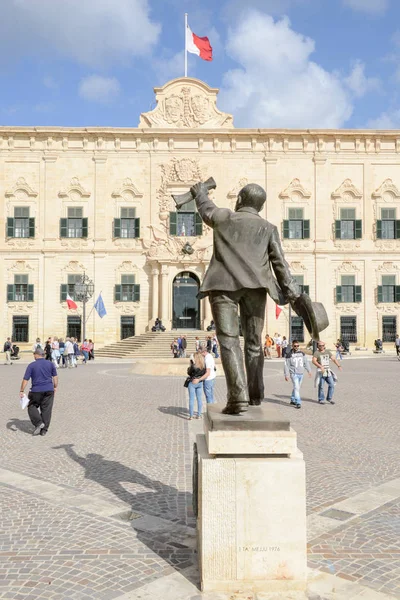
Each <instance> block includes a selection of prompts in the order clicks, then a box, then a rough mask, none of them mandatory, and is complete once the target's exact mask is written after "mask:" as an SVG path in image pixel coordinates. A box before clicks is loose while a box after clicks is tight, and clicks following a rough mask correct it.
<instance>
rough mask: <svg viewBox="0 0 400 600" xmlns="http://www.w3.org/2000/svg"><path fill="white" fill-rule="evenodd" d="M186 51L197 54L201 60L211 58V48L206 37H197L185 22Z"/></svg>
mask: <svg viewBox="0 0 400 600" xmlns="http://www.w3.org/2000/svg"><path fill="white" fill-rule="evenodd" d="M186 51H187V52H191V54H197V56H200V58H202V59H203V60H208V61H210V60H212V48H211V45H210V41H209V39H208V37H199V36H198V35H196V34H195V33H193V31H192V30H191V29H190V27H189V25H187V24H186Z"/></svg>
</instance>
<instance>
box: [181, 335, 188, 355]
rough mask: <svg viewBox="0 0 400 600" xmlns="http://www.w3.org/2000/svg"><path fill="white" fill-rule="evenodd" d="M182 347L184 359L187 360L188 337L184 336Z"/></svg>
mask: <svg viewBox="0 0 400 600" xmlns="http://www.w3.org/2000/svg"><path fill="white" fill-rule="evenodd" d="M181 347H182V358H186V348H187V340H186V335H183V336H182V338H181Z"/></svg>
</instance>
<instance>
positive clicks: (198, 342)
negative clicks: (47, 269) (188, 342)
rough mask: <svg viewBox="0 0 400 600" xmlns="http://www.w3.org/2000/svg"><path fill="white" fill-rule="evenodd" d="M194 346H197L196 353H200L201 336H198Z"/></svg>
mask: <svg viewBox="0 0 400 600" xmlns="http://www.w3.org/2000/svg"><path fill="white" fill-rule="evenodd" d="M194 344H195V349H196V352H198V351H199V347H200V340H199V336H198V335H196V339H195V340H194Z"/></svg>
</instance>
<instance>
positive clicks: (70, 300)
mask: <svg viewBox="0 0 400 600" xmlns="http://www.w3.org/2000/svg"><path fill="white" fill-rule="evenodd" d="M66 301H67V304H68V308H70V309H71V310H73V309H75V308H78V305H77V304H76V302H74V301H73V300H72V298H71V296H70V295H69V294H67V297H66Z"/></svg>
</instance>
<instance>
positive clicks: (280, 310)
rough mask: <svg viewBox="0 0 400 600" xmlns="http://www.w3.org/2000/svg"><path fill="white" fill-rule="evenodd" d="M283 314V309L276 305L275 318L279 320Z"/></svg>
mask: <svg viewBox="0 0 400 600" xmlns="http://www.w3.org/2000/svg"><path fill="white" fill-rule="evenodd" d="M281 312H282V309H281V307H280V306H279V305H278V304H276V305H275V317H276V318H277V319H279V315H280V314H281Z"/></svg>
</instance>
